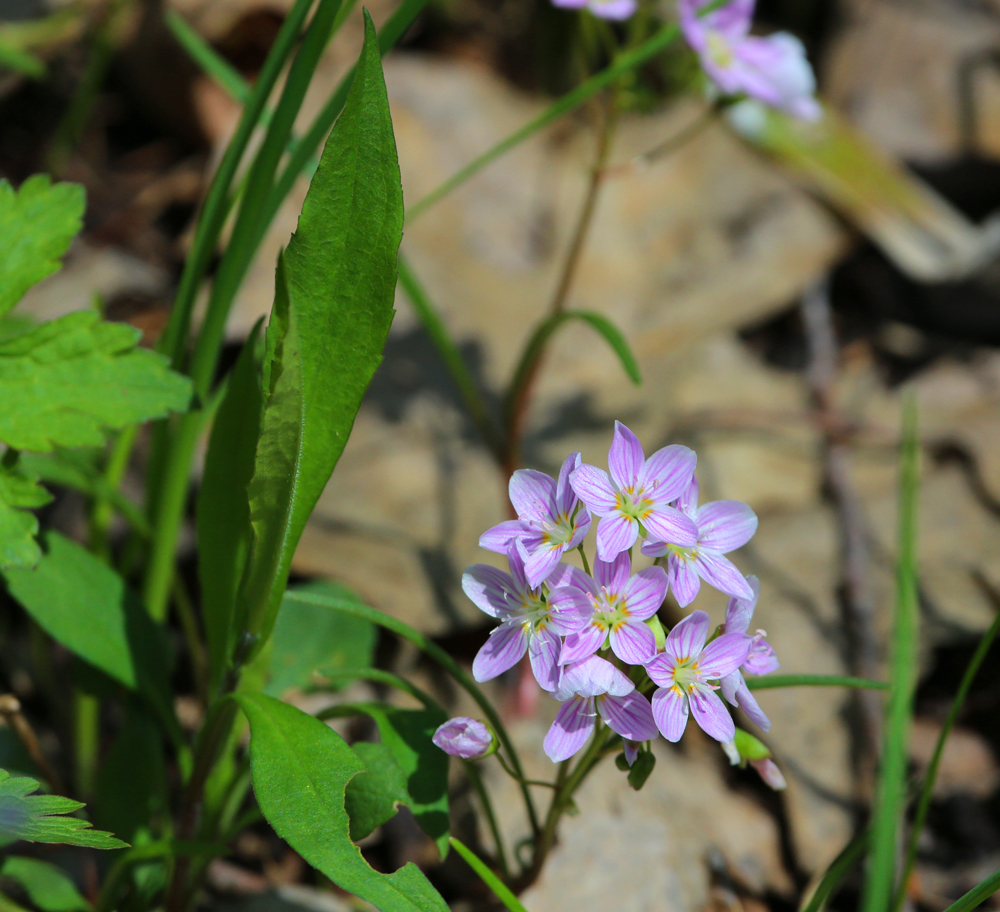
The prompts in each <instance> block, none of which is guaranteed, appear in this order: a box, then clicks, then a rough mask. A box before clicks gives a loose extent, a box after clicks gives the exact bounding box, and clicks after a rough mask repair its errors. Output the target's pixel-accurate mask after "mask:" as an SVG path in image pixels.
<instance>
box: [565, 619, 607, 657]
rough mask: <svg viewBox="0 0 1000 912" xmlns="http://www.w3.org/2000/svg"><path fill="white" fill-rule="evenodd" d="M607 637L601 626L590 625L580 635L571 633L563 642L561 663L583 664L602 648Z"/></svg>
mask: <svg viewBox="0 0 1000 912" xmlns="http://www.w3.org/2000/svg"><path fill="white" fill-rule="evenodd" d="M605 636H607V633H606V631H605V630H604V627H602V626H600V625H599V624H590V625H588V626H587V627H584V628H583V630H581V631H580V632H579V633H571V634H570V635H569V636H568V637H566V639H565V640H564V641H563V648H562V658H561V660H560V661H562V662H563V663H564V664H567V665H568V664H569V663H570V662H582V661H583V660H584V659H586V658H589V657H590V656H592V655H593V654H594V653H595V652H597V650H598V649H600V648H601V646H602V645H603V644H604V638H605Z"/></svg>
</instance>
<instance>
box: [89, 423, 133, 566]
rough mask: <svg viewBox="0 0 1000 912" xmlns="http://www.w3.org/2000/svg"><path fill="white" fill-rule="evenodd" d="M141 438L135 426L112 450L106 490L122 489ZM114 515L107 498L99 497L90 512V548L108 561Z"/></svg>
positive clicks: (107, 468) (106, 471)
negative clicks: (109, 530) (134, 450)
mask: <svg viewBox="0 0 1000 912" xmlns="http://www.w3.org/2000/svg"><path fill="white" fill-rule="evenodd" d="M138 436H139V425H137V424H133V425H132V426H131V427H128V428H126V429H125V430H124V431H122V432H121V434H119V435H118V439H117V440H116V441H115V444H114V446H113V447H112V449H111V455H110V456H109V457H108V463H107V466H106V467H105V469H104V482H105V486H106V490H108V491H117V490H118V489H119V488H120V487H121V483H122V479H123V478H124V477H125V471H126V470H127V469H128V463H129V459H130V458H131V456H132V450H133V448H134V447H135V441H136V438H137V437H138ZM113 515H114V509H113V505H112V503H111V500H110V499H109V498H107V497H101V496H98V497H97V499H96V500H95V501H94V505H93V507H92V508H91V511H90V548H91V550H92V551H93V552H94V553H95V554H97V555H98V556H100V557H101V558H103V559H104V560H105V561H108V560H109V559H110V557H111V548H110V546H109V544H108V528H109V526H110V525H111V518H112V516H113Z"/></svg>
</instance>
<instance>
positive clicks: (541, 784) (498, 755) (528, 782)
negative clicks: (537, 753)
mask: <svg viewBox="0 0 1000 912" xmlns="http://www.w3.org/2000/svg"><path fill="white" fill-rule="evenodd" d="M495 756H496V758H497V760H499V761H500V765H501V766H502V767H503V768H504V772H505V773H507V775H508V776H510V778H511V779H513V780H514V781H515V782H523V783H524V784H525V785H537V786H538V787H539V788H549V789H557V788H559V786H558V785H557V784H556V783H554V782H543V781H542V780H541V779H523V778H522V777H520V776H518V774H517V773H515V772H514V770H512V769H511V768H510V765H509V764H508V763H507V761H506V760H504V758H503V754H501V753H500V752H499V751H497V752H496V755H495Z"/></svg>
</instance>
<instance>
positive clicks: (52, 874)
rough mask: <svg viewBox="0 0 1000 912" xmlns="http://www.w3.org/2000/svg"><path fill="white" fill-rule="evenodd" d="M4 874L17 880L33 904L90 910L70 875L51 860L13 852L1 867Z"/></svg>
mask: <svg viewBox="0 0 1000 912" xmlns="http://www.w3.org/2000/svg"><path fill="white" fill-rule="evenodd" d="M91 832H93V831H91ZM0 877H9V878H10V879H11V880H14V881H17V883H19V884H20V885H21V888H22V889H23V890H24V892H25V893H27V895H28V899H30V900H31V904H32V905H33V906H37V907H38V908H39V909H41V910H43V912H86V910H88V909H90V908H91V905H90V903H89V902H87V900H86V899H84V898H83V897H82V896H81V895H80V891H79V890H77V888H76V885H75V884H74V883H73V881H72V880H70V878H69V875H68V874H67V873H66V872H65V871H64V870H63V869H62V868H59V867H57V866H56V865H54V864H49V863H48V862H47V861H40V860H39V859H37V858H25V857H24V856H22V855H11V856H9V857H8V858H7V859H6V860H5V861H4V863H3V867H2V868H0Z"/></svg>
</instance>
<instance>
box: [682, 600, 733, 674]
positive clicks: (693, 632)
mask: <svg viewBox="0 0 1000 912" xmlns="http://www.w3.org/2000/svg"><path fill="white" fill-rule="evenodd" d="M711 629H712V622H711V620H710V619H709V617H708V615H707V614H706V613H705V612H704V611H692V612H691V613H690V614H689V615H688V616H687V617H686V618H684V620H683V621H680V622H679V623H678V624H677V626H676V627H674V629H673V630H671V631H670V633H668V634H667V644H666V650H667V652H669V653H670V654H671V655H674V656H676V657H677V659H679V660H682V659H687V658H690V657H691V656H696V655H700V654H701V651H702V650H703V649H704V648H705V640H707V639H708V634H709V631H710V630H711ZM737 667H739V666H737Z"/></svg>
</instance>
